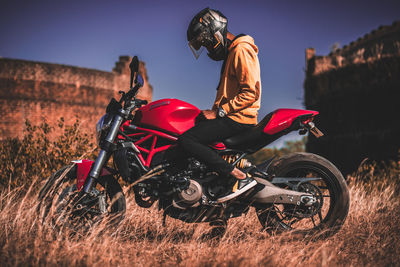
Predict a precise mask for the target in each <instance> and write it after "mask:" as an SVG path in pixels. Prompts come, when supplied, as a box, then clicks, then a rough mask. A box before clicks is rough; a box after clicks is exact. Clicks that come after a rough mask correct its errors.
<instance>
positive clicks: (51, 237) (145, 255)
mask: <svg viewBox="0 0 400 267" xmlns="http://www.w3.org/2000/svg"><path fill="white" fill-rule="evenodd" d="M396 179H397V178H396ZM391 181H393V179H391ZM37 187H39V185H38V184H37V183H33V184H32V186H31V189H30V190H28V192H27V193H25V192H24V193H22V192H23V190H20V189H18V188H17V189H14V190H13V191H11V192H7V191H3V192H2V193H1V194H0V262H1V265H2V266H11V265H12V266H15V265H20V266H27V265H35V266H36V265H57V266H71V265H73V266H76V265H78V266H86V265H98V266H111V265H112V266H117V265H120V266H133V265H135V266H160V265H163V266H164V265H165V266H176V265H178V266H217V265H218V266H220V265H221V266H249V265H250V266H255V265H263V266H269V265H270V266H276V265H278V266H287V265H289V266H294V265H297V264H301V265H312V266H315V265H318V266H319V265H322V266H326V265H329V266H331V265H346V266H349V265H353V266H355V265H380V266H382V265H398V264H399V263H400V244H399V241H400V217H399V213H400V203H399V197H398V193H396V190H397V189H396V188H397V185H396V183H395V182H388V183H387V184H386V186H385V187H381V189H373V190H369V192H368V193H366V191H365V190H364V189H363V188H364V185H363V186H362V185H360V184H356V183H353V184H352V185H351V189H350V192H351V209H350V213H349V217H348V219H347V221H346V223H345V225H344V226H343V228H342V229H341V230H340V231H339V232H338V233H337V234H336V235H334V236H333V237H330V238H327V239H323V240H321V239H320V240H315V238H312V237H299V236H293V235H290V234H282V235H276V236H271V235H270V234H268V233H265V232H261V231H260V228H261V227H260V225H259V223H258V221H257V219H256V216H255V212H254V211H252V210H251V211H250V212H249V213H248V214H247V215H246V216H242V217H240V218H237V219H233V220H230V221H229V226H228V230H227V233H226V235H225V236H224V237H223V238H222V240H221V241H220V242H216V241H204V240H202V239H201V236H202V234H203V233H204V232H207V231H209V230H210V227H209V226H208V225H207V224H198V225H193V224H185V223H182V222H180V221H177V220H174V219H171V218H167V226H166V227H163V226H162V214H161V212H159V211H158V210H157V209H155V208H152V209H142V208H139V207H138V206H136V204H135V203H134V200H133V198H132V196H128V199H127V204H128V207H127V215H126V218H125V220H124V221H123V223H121V225H120V226H118V227H117V228H114V229H110V230H108V232H107V233H104V227H102V226H99V227H97V228H95V229H93V231H92V232H90V233H89V234H88V235H87V236H84V237H80V238H78V237H77V235H71V232H68V231H63V232H61V233H60V232H57V231H55V230H54V229H52V228H51V227H49V226H47V225H42V224H40V223H38V219H37V216H36V205H37V200H36V195H37V190H33V189H35V188H37Z"/></svg>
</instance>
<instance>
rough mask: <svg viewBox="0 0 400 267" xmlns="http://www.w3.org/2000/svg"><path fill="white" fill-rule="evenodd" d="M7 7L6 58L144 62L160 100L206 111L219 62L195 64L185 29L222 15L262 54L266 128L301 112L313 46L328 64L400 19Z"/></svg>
mask: <svg viewBox="0 0 400 267" xmlns="http://www.w3.org/2000/svg"><path fill="white" fill-rule="evenodd" d="M0 3H1V6H0V36H1V39H0V40H1V41H0V57H8V58H18V59H27V60H36V61H45V62H53V63H62V64H68V65H77V66H82V67H87V68H95V69H100V70H106V71H111V69H112V68H113V66H114V63H115V61H117V59H118V56H120V55H138V56H139V59H141V60H143V61H145V62H146V66H147V70H148V73H149V77H150V83H151V84H152V85H153V87H154V98H153V99H155V100H156V99H160V98H166V97H171V98H179V99H182V100H185V101H188V102H190V103H192V104H194V105H196V106H198V107H199V108H201V109H207V108H209V107H211V105H212V102H213V100H214V97H215V93H216V91H215V88H216V86H217V84H218V77H219V70H220V65H221V63H220V62H214V61H211V60H210V59H209V58H208V57H207V55H206V53H204V54H203V55H202V56H201V57H200V58H199V59H198V60H197V61H196V60H195V58H194V57H193V55H192V53H191V51H190V49H189V48H188V46H187V41H186V29H187V25H188V23H189V22H190V20H191V18H192V17H193V15H194V14H195V13H197V12H198V11H200V10H201V9H202V8H204V7H207V6H209V7H211V8H214V9H219V10H220V11H221V12H222V13H223V14H224V15H225V16H227V17H228V20H229V23H228V28H229V30H230V31H231V32H232V33H233V34H239V33H246V34H249V35H251V36H252V37H253V38H254V39H255V42H256V45H257V46H258V47H259V51H260V52H259V60H260V65H261V81H262V90H263V91H262V107H261V110H260V117H259V120H261V119H262V117H263V116H264V115H265V114H267V113H268V112H270V111H272V110H274V109H276V108H283V107H286V108H302V107H303V105H302V103H303V81H304V67H305V59H304V58H305V56H304V51H305V49H306V48H307V47H314V48H316V50H317V54H321V55H325V54H328V53H329V51H330V48H331V46H332V45H333V44H334V43H336V42H338V43H339V44H340V45H341V46H343V45H346V44H348V43H350V42H351V41H354V40H356V39H357V38H358V37H361V36H363V35H364V34H365V33H368V32H370V31H371V30H373V29H375V28H377V27H378V26H380V25H389V24H391V23H392V22H393V21H395V20H399V19H400V1H399V0H396V1H394V0H392V1H388V0H380V1H377V0H374V1H366V0H363V1H361V0H347V1H345V0H338V1H325V0H313V1H307V0H301V1H299V0H292V1H289V0H287V1H285V0H282V1H278V0H275V1H265V0H264V1H262V0H257V1H256V0H242V1H232V0H231V1H216V0H214V1H189V0H181V1H173V0H164V1H151V0H147V1H134V0H130V1H103V0H76V1H73V0H64V1H62V0H49V1H43V0H30V1H20V0H8V1H5V0H1V2H0ZM127 87H128V85H127ZM121 89H125V88H121Z"/></svg>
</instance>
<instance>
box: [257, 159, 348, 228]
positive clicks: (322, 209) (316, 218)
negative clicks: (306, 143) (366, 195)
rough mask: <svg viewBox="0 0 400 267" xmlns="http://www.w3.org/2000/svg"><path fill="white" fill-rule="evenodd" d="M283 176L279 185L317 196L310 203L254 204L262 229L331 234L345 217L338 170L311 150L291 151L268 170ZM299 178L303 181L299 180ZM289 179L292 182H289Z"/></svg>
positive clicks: (343, 191)
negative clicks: (259, 205) (311, 203)
mask: <svg viewBox="0 0 400 267" xmlns="http://www.w3.org/2000/svg"><path fill="white" fill-rule="evenodd" d="M264 171H266V172H267V173H269V174H273V175H274V176H275V177H284V178H287V179H284V180H286V182H285V183H282V184H275V185H277V186H279V187H282V188H286V189H290V190H296V191H302V192H307V193H311V194H312V195H313V196H314V197H315V199H316V200H317V201H316V202H315V203H314V204H313V206H311V207H299V206H296V205H276V204H271V205H265V206H262V207H257V216H258V219H259V221H260V223H261V224H262V226H263V227H264V228H266V229H271V230H290V231H297V232H302V233H306V234H308V233H315V232H316V231H322V230H325V231H324V232H325V233H328V234H333V233H335V232H336V231H337V230H339V229H340V227H341V226H342V225H343V223H344V221H345V220H346V217H347V214H348V211H349V204H350V196H349V191H348V188H347V184H346V181H345V180H344V178H343V175H342V174H341V172H340V171H339V170H338V169H337V168H336V167H335V166H334V165H333V164H332V163H331V162H329V161H328V160H327V159H325V158H323V157H321V156H318V155H315V154H311V153H293V154H289V155H286V156H283V157H281V158H279V159H276V160H274V161H273V162H272V163H271V165H270V167H268V170H264ZM299 178H313V179H304V182H302V183H299V182H298V181H299ZM291 180H292V181H293V182H291Z"/></svg>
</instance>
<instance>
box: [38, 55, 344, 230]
mask: <svg viewBox="0 0 400 267" xmlns="http://www.w3.org/2000/svg"><path fill="white" fill-rule="evenodd" d="M138 65H139V61H138V58H137V57H136V56H135V57H133V59H132V61H131V63H130V69H131V76H130V78H131V79H130V90H129V91H128V92H124V91H120V92H119V93H120V94H121V97H120V100H119V101H117V100H116V99H114V98H113V99H111V101H110V103H109V104H108V106H107V109H106V114H105V115H104V116H103V117H102V118H101V119H100V120H99V121H98V123H97V126H96V133H97V141H98V144H99V147H100V152H99V154H98V156H97V158H96V160H95V161H91V160H85V159H84V160H78V161H73V162H72V164H71V165H68V166H65V167H64V168H62V169H61V170H59V171H57V172H56V173H54V174H53V175H52V176H51V177H50V178H49V179H48V181H47V182H46V184H45V185H44V187H43V188H42V189H41V191H40V194H39V200H40V205H39V209H40V210H41V211H42V213H41V214H42V216H43V218H44V217H46V216H47V215H49V214H50V212H49V211H50V208H51V207H55V209H54V210H53V213H52V216H57V221H58V222H62V223H64V224H65V223H66V224H68V225H70V226H77V227H83V226H87V225H89V226H90V225H93V224H94V223H96V222H98V221H101V220H102V219H104V218H106V217H108V218H112V220H111V221H115V222H118V221H120V220H122V219H123V216H124V212H125V210H126V201H125V196H124V192H123V190H122V188H121V185H120V184H119V183H118V180H117V179H118V178H119V177H121V178H122V180H123V181H124V182H125V183H126V184H128V185H129V188H131V189H132V190H133V192H134V194H135V201H136V203H137V205H139V206H140V207H143V208H150V207H151V206H152V205H153V204H154V203H156V202H157V201H158V208H159V209H161V210H163V213H164V223H165V218H166V217H167V216H169V217H172V218H175V219H178V220H182V221H185V222H187V223H200V222H208V223H210V224H211V225H214V226H218V227H219V229H223V230H222V233H223V232H224V229H225V228H226V224H227V222H228V220H229V219H230V218H234V217H238V216H241V215H243V214H246V213H247V212H248V211H249V209H250V208H252V207H253V208H255V210H256V214H257V217H258V220H259V221H260V223H261V226H262V227H263V228H264V229H267V230H279V231H298V232H302V233H315V232H320V231H324V232H328V233H335V232H336V231H337V230H338V229H339V228H340V227H341V226H342V225H343V223H344V221H345V219H346V216H347V214H348V210H349V191H348V188H347V185H346V181H345V180H344V178H343V176H342V174H341V172H340V171H339V170H338V169H337V168H336V167H335V166H334V165H333V164H332V163H331V162H329V161H328V160H327V159H325V158H323V157H321V156H318V155H315V154H311V153H292V154H289V155H285V156H283V157H280V158H272V159H269V160H266V161H265V162H263V163H261V164H258V165H255V164H253V163H251V162H250V161H249V160H248V159H246V156H247V155H249V154H252V153H254V152H256V151H258V150H260V149H262V148H263V147H264V146H266V145H268V144H270V143H271V142H273V141H275V140H277V139H278V138H280V137H282V136H284V135H286V134H288V133H290V132H292V131H299V133H300V134H306V133H307V132H310V133H312V134H313V135H315V136H316V137H320V136H322V135H323V134H322V132H321V131H320V130H319V129H318V128H317V127H316V126H315V124H314V123H313V119H314V117H315V116H316V115H318V112H317V111H311V110H296V109H277V110H275V111H273V112H271V113H269V114H268V115H266V116H265V117H264V118H263V119H262V120H261V121H260V122H259V123H258V124H257V125H256V126H254V127H253V128H251V129H248V130H246V131H245V132H242V133H240V134H237V135H234V136H232V137H230V138H227V139H226V140H223V141H222V142H218V143H215V144H210V147H211V148H212V149H214V150H215V152H216V153H218V154H219V155H220V156H221V157H222V158H223V159H224V160H226V161H227V162H228V163H229V164H231V165H232V166H235V167H237V168H239V169H241V170H242V171H243V172H245V173H248V174H249V175H250V176H252V177H253V178H254V179H255V180H256V181H257V185H256V186H255V187H253V188H251V189H249V190H248V191H246V192H244V193H243V194H241V195H239V196H237V197H235V198H233V199H227V198H226V197H224V196H225V195H226V194H227V190H228V189H229V188H231V187H229V185H233V183H234V182H235V179H234V178H231V177H222V176H220V175H219V174H218V173H216V172H214V171H213V170H211V169H209V168H208V167H207V166H206V165H204V164H203V163H202V162H200V161H198V160H196V159H195V158H193V157H190V156H187V155H185V154H184V153H183V152H181V151H180V149H179V147H178V145H177V140H178V138H179V136H180V135H181V134H182V133H184V132H185V131H187V130H189V129H190V128H191V127H193V126H194V125H195V123H196V122H197V120H198V119H199V114H200V113H201V112H200V110H199V109H198V108H196V107H195V106H193V105H191V104H189V103H186V102H184V101H181V100H178V99H161V100H158V101H154V102H152V103H149V104H148V103H147V101H145V100H141V99H138V98H136V95H137V92H138V90H139V89H140V88H141V87H142V86H143V78H142V77H141V75H140V74H138ZM111 157H113V162H114V167H113V168H111V167H109V166H108V165H107V163H108V162H109V160H110V158H111ZM220 233H221V232H220Z"/></svg>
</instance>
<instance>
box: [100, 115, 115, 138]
mask: <svg viewBox="0 0 400 267" xmlns="http://www.w3.org/2000/svg"><path fill="white" fill-rule="evenodd" d="M112 118H113V116H112V115H110V114H108V113H107V114H106V115H104V116H103V117H101V118H100V120H99V121H98V122H97V124H96V141H97V144H99V143H100V140H101V137H102V135H103V134H104V135H105V134H107V130H108V129H109V128H110V125H111V122H112Z"/></svg>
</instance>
